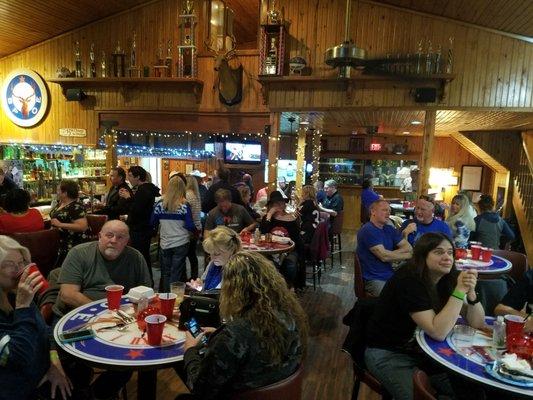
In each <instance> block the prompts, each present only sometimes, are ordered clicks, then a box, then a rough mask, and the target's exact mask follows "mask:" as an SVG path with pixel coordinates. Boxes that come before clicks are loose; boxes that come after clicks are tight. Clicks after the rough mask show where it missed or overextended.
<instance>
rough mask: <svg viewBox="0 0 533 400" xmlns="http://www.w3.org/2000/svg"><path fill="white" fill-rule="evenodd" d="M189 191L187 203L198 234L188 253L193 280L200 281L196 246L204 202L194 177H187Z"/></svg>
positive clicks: (193, 236)
mask: <svg viewBox="0 0 533 400" xmlns="http://www.w3.org/2000/svg"><path fill="white" fill-rule="evenodd" d="M186 179H187V188H186V189H187V191H186V192H185V198H186V199H187V203H189V205H190V206H191V211H192V220H193V221H194V226H195V227H196V233H195V234H194V235H192V237H191V241H190V242H189V252H188V253H187V258H188V259H189V263H190V264H191V279H198V257H197V256H196V245H197V244H198V238H199V236H200V232H202V220H201V212H202V202H201V200H200V190H199V188H198V181H197V180H196V178H195V177H194V176H191V175H188V176H187V178H186ZM184 278H185V279H183V281H185V282H186V281H187V280H188V279H187V277H186V276H185V277H184Z"/></svg>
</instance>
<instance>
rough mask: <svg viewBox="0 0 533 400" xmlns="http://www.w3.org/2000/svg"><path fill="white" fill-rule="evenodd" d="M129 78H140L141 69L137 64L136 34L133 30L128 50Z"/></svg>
mask: <svg viewBox="0 0 533 400" xmlns="http://www.w3.org/2000/svg"><path fill="white" fill-rule="evenodd" d="M128 71H129V76H130V78H140V77H141V69H140V68H139V67H138V66H137V35H136V33H135V31H133V39H132V40H131V50H130V67H129V68H128Z"/></svg>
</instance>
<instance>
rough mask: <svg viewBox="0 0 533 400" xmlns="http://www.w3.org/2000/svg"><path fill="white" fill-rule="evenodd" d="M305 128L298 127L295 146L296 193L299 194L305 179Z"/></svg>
mask: <svg viewBox="0 0 533 400" xmlns="http://www.w3.org/2000/svg"><path fill="white" fill-rule="evenodd" d="M306 137H307V129H302V128H299V129H298V145H297V147H296V193H297V194H298V196H300V193H301V191H302V186H303V185H304V183H305V182H304V181H305V139H306Z"/></svg>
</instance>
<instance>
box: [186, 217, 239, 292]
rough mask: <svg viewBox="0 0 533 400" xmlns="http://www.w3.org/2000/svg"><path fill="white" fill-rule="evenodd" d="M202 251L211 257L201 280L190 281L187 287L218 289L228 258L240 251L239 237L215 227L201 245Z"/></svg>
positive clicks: (230, 231) (221, 227)
mask: <svg viewBox="0 0 533 400" xmlns="http://www.w3.org/2000/svg"><path fill="white" fill-rule="evenodd" d="M202 245H203V247H204V250H205V252H206V253H208V254H209V255H210V256H211V261H210V262H209V264H207V267H205V271H204V274H203V275H202V278H201V279H196V280H192V279H191V281H190V282H189V283H188V285H189V286H191V287H193V288H195V289H197V290H212V289H220V287H221V286H222V272H223V269H224V266H225V265H226V264H227V263H228V261H229V259H230V257H231V256H232V255H234V254H235V253H237V252H238V251H240V250H241V239H240V237H239V235H238V234H237V233H236V232H235V231H233V230H231V229H229V228H228V227H226V226H217V227H216V228H215V229H213V230H212V231H211V232H210V233H209V236H207V237H206V238H205V240H204V242H203V243H202Z"/></svg>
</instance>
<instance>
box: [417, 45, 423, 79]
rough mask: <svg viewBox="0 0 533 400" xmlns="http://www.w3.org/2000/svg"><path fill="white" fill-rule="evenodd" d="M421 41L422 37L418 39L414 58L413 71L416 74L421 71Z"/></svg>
mask: <svg viewBox="0 0 533 400" xmlns="http://www.w3.org/2000/svg"><path fill="white" fill-rule="evenodd" d="M422 41H423V39H420V42H418V49H417V51H416V55H415V59H416V69H415V72H416V73H417V74H420V73H421V72H422Z"/></svg>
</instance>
